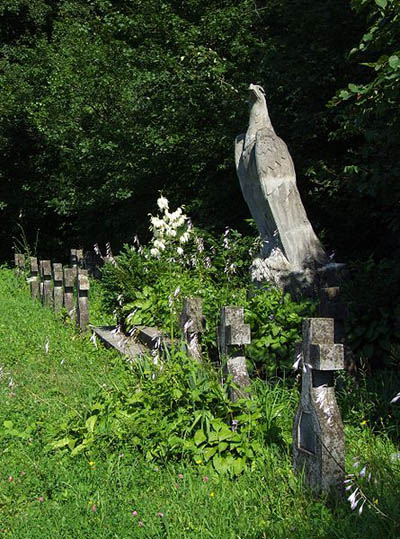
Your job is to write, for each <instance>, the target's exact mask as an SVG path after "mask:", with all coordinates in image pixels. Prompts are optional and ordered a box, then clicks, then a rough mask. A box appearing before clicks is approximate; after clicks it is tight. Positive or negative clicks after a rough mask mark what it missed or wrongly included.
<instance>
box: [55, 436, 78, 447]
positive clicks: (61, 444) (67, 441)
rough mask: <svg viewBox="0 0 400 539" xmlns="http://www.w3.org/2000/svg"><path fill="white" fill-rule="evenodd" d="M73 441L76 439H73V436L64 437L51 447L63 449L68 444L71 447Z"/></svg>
mask: <svg viewBox="0 0 400 539" xmlns="http://www.w3.org/2000/svg"><path fill="white" fill-rule="evenodd" d="M72 441H75V440H73V439H72V438H62V440H58V441H57V442H53V443H52V444H51V446H50V447H51V448H52V449H61V447H65V446H66V445H68V446H69V447H71V442H72Z"/></svg>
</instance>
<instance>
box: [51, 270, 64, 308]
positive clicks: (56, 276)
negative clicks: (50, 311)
mask: <svg viewBox="0 0 400 539" xmlns="http://www.w3.org/2000/svg"><path fill="white" fill-rule="evenodd" d="M53 280H54V289H53V303H54V310H55V311H56V312H59V311H61V309H62V307H63V303H64V292H63V268H62V264H57V263H55V264H53Z"/></svg>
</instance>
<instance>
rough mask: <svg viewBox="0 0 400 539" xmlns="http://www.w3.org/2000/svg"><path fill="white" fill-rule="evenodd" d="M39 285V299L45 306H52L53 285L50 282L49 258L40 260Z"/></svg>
mask: <svg viewBox="0 0 400 539" xmlns="http://www.w3.org/2000/svg"><path fill="white" fill-rule="evenodd" d="M40 287H41V290H40V291H41V300H42V304H43V305H44V306H45V307H52V306H53V290H52V288H53V286H52V282H51V262H50V260H41V261H40Z"/></svg>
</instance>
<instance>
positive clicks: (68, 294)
mask: <svg viewBox="0 0 400 539" xmlns="http://www.w3.org/2000/svg"><path fill="white" fill-rule="evenodd" d="M75 276H76V269H75V268H64V308H65V309H66V311H67V313H68V316H69V317H70V318H71V320H74V317H75V305H74V286H75Z"/></svg>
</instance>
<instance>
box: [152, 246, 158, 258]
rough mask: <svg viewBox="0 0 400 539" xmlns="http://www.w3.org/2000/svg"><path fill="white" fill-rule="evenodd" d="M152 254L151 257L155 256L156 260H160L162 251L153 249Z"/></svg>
mask: <svg viewBox="0 0 400 539" xmlns="http://www.w3.org/2000/svg"><path fill="white" fill-rule="evenodd" d="M150 254H151V256H155V257H156V258H158V257H159V256H160V251H159V250H158V249H156V248H155V247H153V248H152V249H150Z"/></svg>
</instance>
